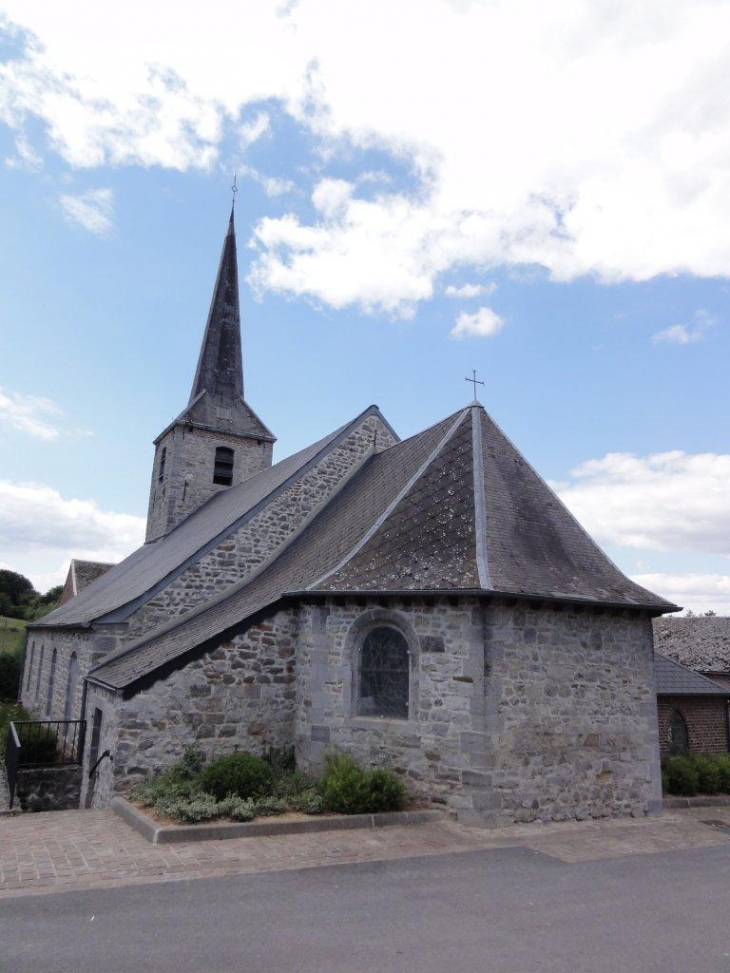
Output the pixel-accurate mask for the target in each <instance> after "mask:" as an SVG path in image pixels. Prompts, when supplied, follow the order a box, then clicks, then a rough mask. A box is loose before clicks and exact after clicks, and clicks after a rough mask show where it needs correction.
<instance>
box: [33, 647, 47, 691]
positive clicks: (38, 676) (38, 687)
mask: <svg viewBox="0 0 730 973" xmlns="http://www.w3.org/2000/svg"><path fill="white" fill-rule="evenodd" d="M45 654H46V647H45V645H43V644H41V654H40V657H39V659H38V672H37V673H36V677H35V703H36V706H40V704H41V679H42V677H43V657H44V656H45Z"/></svg>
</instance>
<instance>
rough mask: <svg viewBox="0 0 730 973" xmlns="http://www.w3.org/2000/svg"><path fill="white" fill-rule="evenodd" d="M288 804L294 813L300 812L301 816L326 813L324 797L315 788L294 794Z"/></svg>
mask: <svg viewBox="0 0 730 973" xmlns="http://www.w3.org/2000/svg"><path fill="white" fill-rule="evenodd" d="M288 804H289V807H290V808H291V809H292V811H299V813H300V814H321V813H322V812H323V811H324V801H323V800H322V795H321V794H319V793H318V792H317V790H316V788H314V787H310V788H308V789H307V790H303V791H299V793H298V794H292V795H291V797H289V799H288Z"/></svg>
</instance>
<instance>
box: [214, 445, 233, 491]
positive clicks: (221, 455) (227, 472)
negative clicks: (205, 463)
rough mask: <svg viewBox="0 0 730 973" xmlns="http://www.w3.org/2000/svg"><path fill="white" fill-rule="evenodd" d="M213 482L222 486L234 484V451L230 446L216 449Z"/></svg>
mask: <svg viewBox="0 0 730 973" xmlns="http://www.w3.org/2000/svg"><path fill="white" fill-rule="evenodd" d="M213 482H214V483H218V484H220V486H230V485H231V483H233V450H232V449H229V448H228V446H217V447H216V451H215V466H214V467H213Z"/></svg>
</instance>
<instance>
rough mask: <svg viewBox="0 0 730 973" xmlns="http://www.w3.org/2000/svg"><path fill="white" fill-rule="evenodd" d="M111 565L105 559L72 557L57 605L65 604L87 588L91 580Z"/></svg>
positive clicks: (111, 566) (103, 572)
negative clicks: (82, 559) (87, 559)
mask: <svg viewBox="0 0 730 973" xmlns="http://www.w3.org/2000/svg"><path fill="white" fill-rule="evenodd" d="M113 567H114V565H113V564H108V563H107V562H106V561H80V560H79V559H78V558H73V559H72V561H71V564H70V565H69V569H68V574H67V575H66V583H65V584H64V586H63V591H62V592H61V597H60V598H59V600H58V604H59V606H60V605H65V604H66V602H67V601H70V600H71V599H72V598H75V597H76V595H77V594H78V593H79V592H80V591H82V590H83V589H84V588H88V587H89V585H90V584H92V582H94V581H96V579H97V578H100V577H101V576H102V574H106V572H107V571H109V570H110V569H111V568H113Z"/></svg>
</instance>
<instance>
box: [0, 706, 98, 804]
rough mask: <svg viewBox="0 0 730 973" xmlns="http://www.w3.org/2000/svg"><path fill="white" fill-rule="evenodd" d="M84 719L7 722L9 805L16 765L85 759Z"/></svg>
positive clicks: (47, 764) (17, 766)
mask: <svg viewBox="0 0 730 973" xmlns="http://www.w3.org/2000/svg"><path fill="white" fill-rule="evenodd" d="M85 736H86V720H15V721H11V723H10V725H9V726H8V743H7V747H6V750H5V769H6V772H7V776H8V788H9V790H10V807H11V808H12V806H13V801H14V799H15V788H16V784H17V780H18V768H19V767H53V766H63V765H64V764H80V763H82V762H83V759H84V738H85Z"/></svg>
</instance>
